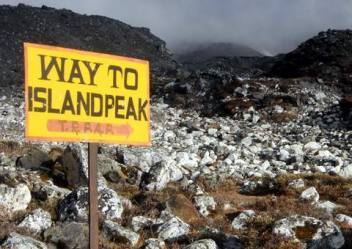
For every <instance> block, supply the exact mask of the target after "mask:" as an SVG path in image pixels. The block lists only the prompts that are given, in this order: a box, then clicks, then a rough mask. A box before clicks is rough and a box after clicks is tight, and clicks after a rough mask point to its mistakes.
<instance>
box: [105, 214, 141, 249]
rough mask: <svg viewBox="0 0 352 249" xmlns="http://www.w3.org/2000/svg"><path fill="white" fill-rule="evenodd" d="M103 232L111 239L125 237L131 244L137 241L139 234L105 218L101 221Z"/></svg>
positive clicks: (134, 244) (133, 244)
mask: <svg viewBox="0 0 352 249" xmlns="http://www.w3.org/2000/svg"><path fill="white" fill-rule="evenodd" d="M103 231H104V233H105V234H106V235H107V236H108V237H109V238H111V239H117V238H119V239H121V238H123V239H125V240H126V241H128V243H129V244H130V245H131V246H133V247H134V246H136V245H137V243H138V241H139V234H138V233H135V232H133V231H131V230H129V229H127V228H124V227H122V226H120V225H119V224H118V223H116V222H113V221H110V220H106V221H104V223H103Z"/></svg>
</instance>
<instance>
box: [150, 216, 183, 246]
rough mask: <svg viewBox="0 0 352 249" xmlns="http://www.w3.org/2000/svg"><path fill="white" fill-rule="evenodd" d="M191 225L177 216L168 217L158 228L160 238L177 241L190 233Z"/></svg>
mask: <svg viewBox="0 0 352 249" xmlns="http://www.w3.org/2000/svg"><path fill="white" fill-rule="evenodd" d="M189 231H190V226H189V225H188V224H187V223H185V222H183V221H182V220H181V219H179V218H177V217H172V218H170V219H168V220H167V221H166V222H165V223H163V224H162V225H161V226H159V227H158V229H157V234H158V238H159V239H162V240H166V241H170V242H172V241H175V240H176V239H178V238H180V237H182V236H185V235H187V234H188V233H189Z"/></svg>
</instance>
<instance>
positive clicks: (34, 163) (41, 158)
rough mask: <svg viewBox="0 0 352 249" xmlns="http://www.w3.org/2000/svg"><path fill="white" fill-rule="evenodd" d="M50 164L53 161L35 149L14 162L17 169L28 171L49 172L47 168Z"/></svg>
mask: <svg viewBox="0 0 352 249" xmlns="http://www.w3.org/2000/svg"><path fill="white" fill-rule="evenodd" d="M52 164H53V161H52V160H51V158H50V157H49V155H48V153H45V152H44V151H41V150H40V149H37V148H32V149H29V150H28V151H27V152H26V154H25V155H24V156H22V157H19V158H18V159H17V161H16V165H17V166H18V167H22V168H24V169H30V170H38V169H46V170H49V167H48V166H50V165H52Z"/></svg>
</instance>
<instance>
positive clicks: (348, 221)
mask: <svg viewBox="0 0 352 249" xmlns="http://www.w3.org/2000/svg"><path fill="white" fill-rule="evenodd" d="M335 220H337V221H338V222H340V223H342V224H344V225H347V226H349V227H351V228H352V217H350V216H347V215H345V214H338V215H336V217H335Z"/></svg>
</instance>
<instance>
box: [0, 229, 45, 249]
mask: <svg viewBox="0 0 352 249" xmlns="http://www.w3.org/2000/svg"><path fill="white" fill-rule="evenodd" d="M1 248H2V249H47V248H48V247H47V246H46V245H45V244H44V243H43V242H40V241H38V240H35V239H33V238H31V237H28V236H24V235H20V234H17V233H10V235H9V237H8V238H7V239H6V240H5V242H4V243H3V244H2V245H1Z"/></svg>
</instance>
